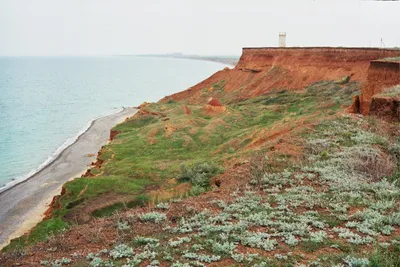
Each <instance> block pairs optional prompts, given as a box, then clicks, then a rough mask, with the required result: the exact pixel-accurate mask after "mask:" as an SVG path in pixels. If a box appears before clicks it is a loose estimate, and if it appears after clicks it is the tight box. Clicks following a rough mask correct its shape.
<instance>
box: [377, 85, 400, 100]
mask: <svg viewBox="0 0 400 267" xmlns="http://www.w3.org/2000/svg"><path fill="white" fill-rule="evenodd" d="M378 95H381V96H389V97H400V85H396V86H393V87H390V88H388V89H386V90H384V91H383V92H381V93H379V94H378Z"/></svg>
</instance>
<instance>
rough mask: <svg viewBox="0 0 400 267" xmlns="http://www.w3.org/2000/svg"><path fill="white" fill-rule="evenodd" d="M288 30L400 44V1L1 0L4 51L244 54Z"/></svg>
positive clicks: (299, 38) (323, 38) (324, 42)
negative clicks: (244, 48) (245, 48)
mask: <svg viewBox="0 0 400 267" xmlns="http://www.w3.org/2000/svg"><path fill="white" fill-rule="evenodd" d="M281 31H282V32H287V45H288V46H366V47H369V46H378V47H379V46H380V45H381V41H380V40H381V38H383V41H384V43H385V45H386V47H393V46H399V47H400V2H398V1H397V2H376V1H361V0H246V1H243V0H196V1H195V0H140V1H137V0H112V1H111V0H91V1H85V0H64V1H61V0H0V55H116V54H118V55H120V54H145V53H173V52H182V53H190V54H202V55H218V54H219V55H240V53H241V48H242V47H245V46H277V45H278V33H279V32H281Z"/></svg>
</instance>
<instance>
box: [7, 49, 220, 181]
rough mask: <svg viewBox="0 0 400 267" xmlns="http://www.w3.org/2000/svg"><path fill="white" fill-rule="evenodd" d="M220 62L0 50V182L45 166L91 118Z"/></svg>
mask: <svg viewBox="0 0 400 267" xmlns="http://www.w3.org/2000/svg"><path fill="white" fill-rule="evenodd" d="M225 66H226V65H223V64H219V63H215V62H207V61H200V60H185V59H171V58H150V57H134V56H113V57H0V188H2V187H4V186H5V185H10V184H12V181H13V180H14V181H16V180H21V179H23V178H27V177H29V176H30V175H32V174H33V173H34V172H36V171H38V170H39V169H40V168H42V167H44V166H45V165H46V164H48V163H49V162H50V161H51V160H52V159H54V158H55V157H56V156H57V154H59V153H60V152H61V151H62V150H63V149H64V148H65V147H66V146H68V145H69V144H70V143H72V142H73V141H74V140H75V138H76V137H77V136H78V135H79V134H80V133H82V132H83V131H84V130H86V129H87V128H88V126H89V124H90V121H91V120H93V119H95V118H98V117H101V116H105V115H108V114H112V113H116V112H118V111H119V110H121V108H122V107H132V106H138V105H140V103H142V102H144V101H148V102H151V101H157V100H159V99H161V98H162V97H164V96H166V95H169V94H172V93H175V92H179V91H181V90H184V89H187V88H188V87H190V86H192V85H194V84H196V83H198V82H200V81H201V80H203V79H205V78H207V77H208V76H210V75H211V74H213V73H214V72H216V71H217V70H220V69H222V68H224V67H225Z"/></svg>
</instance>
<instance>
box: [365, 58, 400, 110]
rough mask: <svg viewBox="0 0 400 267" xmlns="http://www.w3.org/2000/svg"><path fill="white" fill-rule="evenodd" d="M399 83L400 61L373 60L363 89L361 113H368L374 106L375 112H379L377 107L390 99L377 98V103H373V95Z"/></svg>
mask: <svg viewBox="0 0 400 267" xmlns="http://www.w3.org/2000/svg"><path fill="white" fill-rule="evenodd" d="M397 84H400V61H379V60H377V61H372V62H371V65H370V67H369V70H368V76H367V82H366V83H365V85H364V86H363V88H362V91H361V96H360V113H362V114H364V115H368V114H369V113H370V110H371V109H372V108H373V109H374V111H373V113H374V114H379V113H380V112H379V110H377V108H378V107H382V104H383V103H389V102H390V101H389V102H388V101H387V100H383V99H382V100H379V99H375V102H376V103H375V104H374V105H371V103H372V100H373V96H374V95H376V94H378V93H380V92H382V91H383V90H384V89H386V88H389V87H391V86H394V85H397ZM387 108H389V107H387ZM389 109H391V108H389Z"/></svg>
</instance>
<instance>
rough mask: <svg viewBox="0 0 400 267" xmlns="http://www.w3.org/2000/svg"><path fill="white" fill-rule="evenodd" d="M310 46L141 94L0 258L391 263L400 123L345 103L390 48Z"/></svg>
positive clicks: (399, 211)
mask: <svg viewBox="0 0 400 267" xmlns="http://www.w3.org/2000/svg"><path fill="white" fill-rule="evenodd" d="M288 51H290V49H288ZM309 51H310V50H306V52H307V53H305V51H300V52H299V53H300V54H296V56H295V57H292V58H291V59H290V60H289V59H288V58H290V57H289V56H288V55H287V56H286V57H285V58H287V60H288V61H287V62H286V61H285V60H283V59H280V55H281V52H280V51H278V52H279V53H278V56H275V59H274V60H272V61H275V62H279V67H277V66H273V67H271V66H270V65H268V64H267V63H266V62H267V60H266V59H265V58H269V57H267V56H265V55H268V53H270V52H269V50H268V51H263V50H261V51H257V50H254V51H253V50H251V51H250V50H249V51H247V50H245V51H244V53H243V55H242V58H241V61H240V62H239V64H238V65H237V66H236V68H235V69H234V70H228V69H226V70H223V71H221V72H218V73H217V74H215V75H213V76H212V77H210V78H209V79H207V80H206V81H204V82H202V83H200V84H198V85H196V86H194V87H193V88H190V89H188V90H187V91H184V92H182V93H178V94H175V95H173V96H170V97H167V98H165V99H163V100H162V101H160V102H159V103H144V104H143V105H142V106H141V107H140V111H139V112H138V114H137V115H135V116H134V117H132V118H130V119H128V120H126V121H125V122H124V123H122V124H120V125H117V126H116V127H115V128H114V129H113V131H112V134H111V135H112V141H111V142H110V144H108V145H106V146H105V147H103V149H102V150H101V151H100V152H99V155H98V159H97V162H94V163H93V164H92V168H91V169H90V171H88V172H87V173H86V175H85V177H82V178H79V179H75V180H73V181H71V182H68V183H67V184H65V186H64V189H63V192H62V194H61V195H60V196H58V197H57V198H55V199H54V201H53V204H52V207H51V209H49V211H48V219H47V220H45V221H43V222H42V223H40V224H39V225H38V226H37V227H35V228H34V229H33V230H32V231H31V232H30V233H29V234H26V235H25V236H23V237H21V238H19V239H16V240H14V241H13V242H12V243H11V245H9V246H8V247H7V248H6V249H5V250H4V251H3V252H2V254H0V263H1V264H0V265H1V266H15V265H19V266H40V265H42V266H63V265H66V266H125V267H129V266H307V265H311V266H399V265H400V258H399V256H398V255H399V254H400V239H399V236H400V202H399V197H400V187H399V186H400V184H399V173H400V124H399V123H398V122H393V121H382V120H379V119H376V118H375V117H365V118H364V117H362V116H358V115H350V114H347V113H346V112H345V110H346V109H347V108H348V107H349V106H350V105H351V104H352V98H353V96H354V95H358V94H359V93H360V89H361V86H362V84H363V82H364V81H365V79H366V73H367V70H368V66H369V63H368V64H367V63H366V62H367V61H368V60H370V58H371V57H372V59H375V58H374V57H376V56H379V57H380V56H381V54H380V53H383V51H386V50H380V51H378V52H377V51H375V50H367V51H364V50H362V51H361V52H360V51H354V50H351V49H349V50H348V51H346V50H345V49H339V50H338V52H337V51H336V52H337V53H336V52H335V53H333V55H331V56H332V57H333V58H334V59H332V62H330V63H329V64H328V63H327V65H326V66H325V65H324V64H323V62H324V61H318V60H317V58H320V59H324V60H327V58H329V57H328V56H326V55H324V54H323V53H322V54H318V51H314V52H315V53H311V54H310V53H309ZM387 51H389V52H387V53H392V51H391V50H387ZM267 52H268V53H267ZM292 52H293V51H292ZM353 52H354V54H353ZM271 53H272V52H271ZM282 53H283V52H282ZM284 53H286V52H284ZM296 53H297V52H296ZM346 53H347V54H346ZM376 53H378V54H376ZM385 53H386V52H385ZM328 55H330V54H329V53H328ZM338 55H340V57H339V56H338ZM344 55H347V57H346V56H344ZM390 56H391V55H390ZM260 57H261V58H263V59H262V60H260V59H259V58H260ZM302 57H303V59H302V60H301V61H299V62H303V63H299V62H298V63H295V62H294V61H295V60H298V58H302ZM310 57H311V58H310ZM276 58H278V59H276ZM296 58H297V59H296ZM339 58H340V60H339ZM313 61H315V62H316V63H315V66H312V65H313V64H312V62H313ZM333 61H334V62H333ZM260 62H262V63H260ZM268 62H271V60H270V61H268ZM339 62H342V64H343V65H345V66H346V67H344V68H342V69H337V70H336V71H334V70H332V71H331V72H329V71H328V70H329V69H330V68H331V69H332V68H333V66H335V68H336V67H338V66H339ZM351 62H353V63H351ZM253 63H254V64H253ZM292 63H293V64H298V66H297V67H296V68H294V67H291V66H293V65H292ZM306 65H307V66H308V65H309V66H308V67H306ZM352 65H354V66H353V67H352ZM306 68H308V69H309V70H310V75H311V76H312V77H309V78H307V79H305V78H304V77H306V76H307V75H308V74H304V73H303V70H305V69H306ZM291 69H292V70H291ZM319 70H320V71H319ZM318 71H319V73H314V72H318ZM359 71H360V72H359ZM353 72H354V74H353V75H351V74H352V73H353ZM361 72H362V73H361ZM300 73H303V74H300ZM313 73H314V74H313ZM285 77H286V78H287V79H289V80H290V79H292V81H293V83H292V84H293V87H290V84H289V83H288V81H287V80H285V79H284V78H285ZM282 79H283V80H282ZM303 79H305V80H304V81H303ZM303 82H304V83H303ZM385 93H386V94H390V95H392V94H397V93H398V92H397V89H391V90H390V91H387V92H385Z"/></svg>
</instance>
